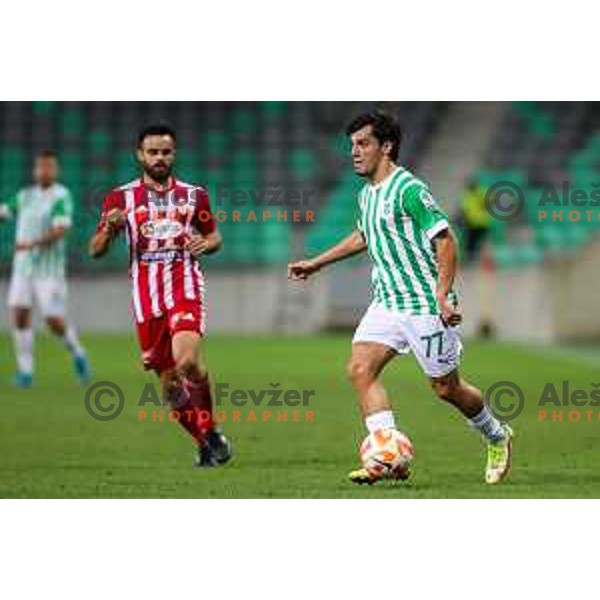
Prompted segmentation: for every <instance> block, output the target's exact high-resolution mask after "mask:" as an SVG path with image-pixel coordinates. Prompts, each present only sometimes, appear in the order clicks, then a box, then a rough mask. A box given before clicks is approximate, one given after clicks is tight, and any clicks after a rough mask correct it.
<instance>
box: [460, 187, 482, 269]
mask: <svg viewBox="0 0 600 600" xmlns="http://www.w3.org/2000/svg"><path fill="white" fill-rule="evenodd" d="M485 193H486V190H485V188H484V187H483V186H481V185H480V184H479V183H478V182H477V181H476V180H474V179H472V180H471V181H469V183H468V185H467V189H466V190H465V192H464V194H463V197H462V198H461V202H460V214H459V223H460V225H461V226H462V228H463V232H464V244H465V259H466V261H467V262H473V261H476V260H477V259H478V258H479V255H480V252H481V248H482V246H483V243H484V242H485V240H486V238H487V236H488V233H489V230H490V215H489V213H488V211H487V210H486V207H485Z"/></svg>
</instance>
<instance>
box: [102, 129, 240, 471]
mask: <svg viewBox="0 0 600 600" xmlns="http://www.w3.org/2000/svg"><path fill="white" fill-rule="evenodd" d="M175 154H176V137H175V132H174V131H173V130H171V129H170V128H169V127H166V126H164V125H153V126H149V127H147V128H145V129H144V130H143V131H142V132H141V133H140V135H139V138H138V147H137V158H138V161H139V163H140V166H141V168H142V174H141V177H140V178H139V179H136V180H135V181H132V182H131V183H128V184H126V185H124V186H121V187H118V188H116V189H114V190H113V191H112V192H111V193H110V194H109V195H108V196H107V197H106V198H105V200H104V204H103V207H102V218H101V220H100V223H99V224H98V228H97V230H96V233H95V234H94V236H93V238H92V240H91V241H90V254H91V255H92V256H93V257H95V258H98V257H101V256H103V255H104V254H105V253H106V252H107V251H108V249H109V247H110V245H111V243H112V242H113V240H114V239H115V238H116V236H117V235H119V233H121V232H122V231H125V233H126V236H127V243H128V247H129V266H130V268H129V271H130V275H131V279H132V293H133V313H134V319H135V322H136V327H137V334H138V339H139V343H140V346H141V350H142V360H143V363H144V367H145V368H146V369H149V370H154V371H155V372H156V373H157V374H158V376H159V377H160V379H161V383H162V387H163V393H164V394H165V397H166V398H167V399H168V401H169V402H170V404H171V407H172V409H173V410H175V411H177V412H178V416H179V419H178V421H179V423H180V424H181V425H182V426H183V427H184V428H185V429H186V430H187V431H188V432H189V434H190V435H191V436H192V437H193V438H194V440H195V441H196V443H197V445H198V458H197V461H196V464H197V466H200V467H212V466H217V465H220V464H224V463H226V462H227V461H228V460H229V459H230V458H231V445H230V443H229V441H228V440H227V439H226V438H225V436H224V435H223V434H222V433H221V432H220V431H219V430H218V429H217V428H216V427H215V424H214V422H213V419H212V398H211V389H210V381H209V377H208V371H207V369H206V365H205V364H204V360H203V358H202V355H201V352H200V345H201V344H200V342H201V338H202V336H203V335H204V330H205V304H204V288H205V285H204V275H203V273H202V271H201V269H200V266H199V262H198V259H199V258H200V256H201V255H204V254H212V253H213V252H216V251H217V250H219V248H220V247H221V244H222V239H221V235H220V233H219V232H218V230H217V226H216V222H215V220H214V219H213V216H212V213H211V209H210V204H209V200H208V194H207V192H206V190H205V189H204V188H202V187H200V186H196V185H190V184H188V183H184V182H182V181H180V180H178V179H176V178H175V177H174V176H173V174H172V169H173V164H174V161H175Z"/></svg>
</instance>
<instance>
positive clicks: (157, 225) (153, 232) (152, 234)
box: [140, 219, 183, 240]
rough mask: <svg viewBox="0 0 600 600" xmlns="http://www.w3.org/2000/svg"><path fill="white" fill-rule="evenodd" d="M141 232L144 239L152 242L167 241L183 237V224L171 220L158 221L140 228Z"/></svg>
mask: <svg viewBox="0 0 600 600" xmlns="http://www.w3.org/2000/svg"><path fill="white" fill-rule="evenodd" d="M140 232H141V234H142V235H143V236H144V237H147V238H150V239H151V240H167V239H169V238H176V237H177V236H178V235H181V234H182V233H183V224H182V223H180V222H179V221H173V220H171V219H157V220H154V221H147V222H146V223H144V224H143V225H142V226H141V227H140Z"/></svg>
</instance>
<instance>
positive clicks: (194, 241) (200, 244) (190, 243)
mask: <svg viewBox="0 0 600 600" xmlns="http://www.w3.org/2000/svg"><path fill="white" fill-rule="evenodd" d="M184 248H185V249H186V250H187V251H188V252H190V253H191V254H192V256H195V257H198V256H200V255H201V254H204V253H205V252H206V251H207V250H209V248H210V246H209V243H208V241H207V240H206V239H205V238H204V236H202V235H194V234H188V235H187V238H186V242H185V246H184Z"/></svg>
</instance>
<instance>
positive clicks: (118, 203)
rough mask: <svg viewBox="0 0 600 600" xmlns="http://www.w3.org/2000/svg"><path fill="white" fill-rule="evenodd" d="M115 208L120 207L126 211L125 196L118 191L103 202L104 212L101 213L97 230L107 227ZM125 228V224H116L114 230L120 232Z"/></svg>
mask: <svg viewBox="0 0 600 600" xmlns="http://www.w3.org/2000/svg"><path fill="white" fill-rule="evenodd" d="M115 209H119V210H121V211H123V212H124V211H125V197H124V196H123V194H121V193H119V192H118V191H113V192H111V193H110V194H109V195H108V196H106V197H105V198H104V201H103V202H102V212H101V214H100V220H99V221H98V226H97V227H96V232H98V231H101V230H102V229H104V228H105V227H106V223H107V221H108V219H109V218H110V215H111V213H112V212H113V211H114V210H115ZM124 228H125V225H124V224H120V225H115V227H114V231H116V232H117V233H120V232H121V231H122V230H123V229H124Z"/></svg>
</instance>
